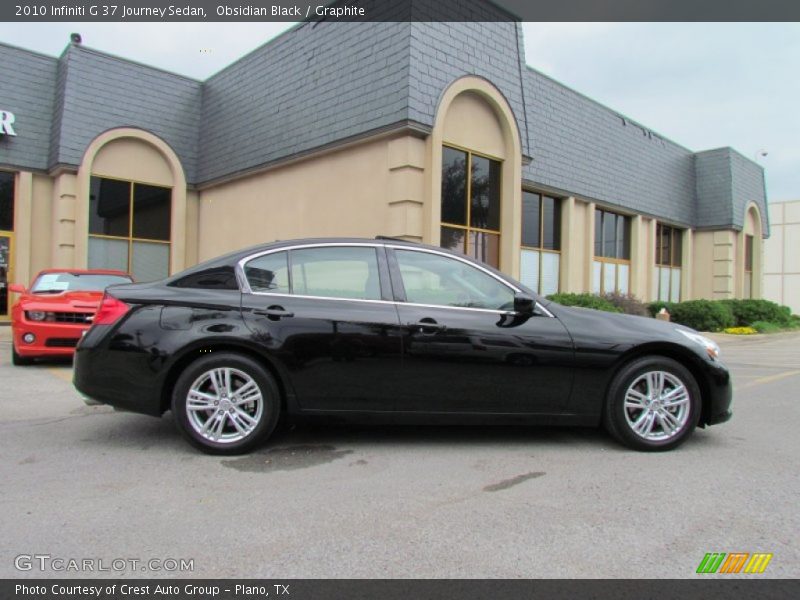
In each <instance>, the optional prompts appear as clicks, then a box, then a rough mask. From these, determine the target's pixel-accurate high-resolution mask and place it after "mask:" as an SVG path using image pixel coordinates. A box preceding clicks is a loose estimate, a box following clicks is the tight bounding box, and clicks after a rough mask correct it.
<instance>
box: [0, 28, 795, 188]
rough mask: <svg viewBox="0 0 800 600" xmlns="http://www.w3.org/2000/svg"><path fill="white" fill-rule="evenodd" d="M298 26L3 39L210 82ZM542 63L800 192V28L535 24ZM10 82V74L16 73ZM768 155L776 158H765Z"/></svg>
mask: <svg viewBox="0 0 800 600" xmlns="http://www.w3.org/2000/svg"><path fill="white" fill-rule="evenodd" d="M292 25H293V24H292V23H224V24H223V23H72V24H70V23H13V24H12V23H0V41H2V42H5V43H9V44H13V45H16V46H21V47H23V48H28V49H30V50H36V51H38V52H43V53H45V54H50V55H53V56H56V55H58V54H60V53H61V52H62V51H63V49H64V47H65V46H66V45H67V42H68V40H69V34H70V33H71V32H73V31H76V32H80V33H81V35H82V37H83V43H84V45H86V46H89V47H91V48H96V49H98V50H101V51H104V52H108V53H111V54H116V55H118V56H121V57H124V58H127V59H132V60H137V61H140V62H143V63H146V64H150V65H153V66H156V67H160V68H163V69H167V70H169V71H174V72H176V73H180V74H183V75H187V76H190V77H194V78H197V79H205V78H207V77H208V76H209V75H211V74H213V73H215V72H217V71H219V70H220V69H222V68H223V67H225V66H226V65H228V64H230V63H231V62H233V61H234V60H236V59H237V58H239V57H241V56H242V55H243V54H245V53H247V52H249V51H250V50H252V49H254V48H256V47H258V46H260V45H261V44H263V43H264V42H266V41H267V40H269V39H271V38H272V37H274V36H275V35H278V34H279V33H281V32H282V31H284V30H286V29H288V28H289V27H291V26H292ZM523 32H524V37H525V58H526V61H527V63H528V65H530V66H531V67H533V68H534V69H537V70H539V71H541V72H543V73H545V74H546V75H549V76H550V77H552V78H554V79H556V80H557V81H560V82H561V83H563V84H565V85H567V86H569V87H571V88H573V89H575V90H577V91H579V92H581V93H582V94H584V95H586V96H589V97H590V98H592V99H594V100H596V101H598V102H601V103H602V104H605V105H607V106H609V107H611V108H612V109H614V110H615V111H617V112H619V113H622V114H624V115H626V116H627V117H629V118H631V119H633V120H634V121H637V122H639V123H641V124H642V125H645V126H646V127H648V128H649V129H652V130H653V131H655V132H657V133H659V134H661V135H662V136H664V137H667V138H669V139H671V140H673V141H674V142H677V143H679V144H681V145H683V146H686V147H687V148H689V149H691V150H694V151H699V150H707V149H710V148H718V147H720V146H732V147H733V148H735V149H736V150H738V151H739V152H741V153H742V154H743V155H744V156H746V157H748V158H750V159H753V160H757V161H758V163H759V164H761V165H762V166H763V167H764V168H765V171H766V177H767V195H768V197H769V199H770V201H771V202H776V201H781V200H791V199H800V116H799V115H798V112H799V111H798V107H800V23H523ZM6 81H7V80H6ZM765 154H766V155H765Z"/></svg>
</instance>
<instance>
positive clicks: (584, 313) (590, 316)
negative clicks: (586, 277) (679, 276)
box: [547, 303, 694, 347]
mask: <svg viewBox="0 0 800 600" xmlns="http://www.w3.org/2000/svg"><path fill="white" fill-rule="evenodd" d="M547 308H548V310H550V311H551V312H552V313H553V314H555V315H556V316H557V317H558V318H559V319H560V320H561V322H562V323H563V324H564V326H565V327H566V328H567V330H568V331H569V333H570V335H571V336H572V338H573V341H574V342H575V345H576V346H578V347H580V346H581V345H583V344H584V343H589V344H590V345H598V344H599V345H606V346H617V347H619V346H634V345H640V344H643V343H648V342H671V343H677V344H680V345H682V346H687V347H691V346H690V344H689V343H687V339H686V337H685V336H683V335H681V334H680V333H679V331H680V330H681V329H682V330H684V331H692V332H693V331H694V330H693V329H690V328H689V327H685V326H683V325H678V324H676V323H670V322H668V321H661V320H659V319H654V318H652V317H639V316H635V315H626V314H622V313H609V312H604V311H599V310H593V309H590V308H579V307H573V306H561V305H560V304H555V303H552V304H550V305H548V306H547Z"/></svg>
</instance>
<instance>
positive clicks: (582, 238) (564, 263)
mask: <svg viewBox="0 0 800 600" xmlns="http://www.w3.org/2000/svg"><path fill="white" fill-rule="evenodd" d="M593 253H594V204H590V203H588V202H583V201H581V200H578V199H576V198H566V199H564V200H562V202H561V273H560V279H559V286H560V289H561V291H562V292H569V293H580V292H585V291H586V290H587V289H590V288H589V287H587V286H591V257H592V254H593Z"/></svg>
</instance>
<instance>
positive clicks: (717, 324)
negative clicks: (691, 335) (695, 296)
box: [667, 300, 736, 331]
mask: <svg viewBox="0 0 800 600" xmlns="http://www.w3.org/2000/svg"><path fill="white" fill-rule="evenodd" d="M667 310H668V311H669V313H670V319H671V320H672V322H673V323H680V324H681V325H686V327H691V328H692V329H697V330H698V331H721V330H723V329H725V328H726V327H733V326H734V325H736V319H734V317H733V311H732V310H731V308H730V306H728V305H727V304H724V303H722V302H717V301H713V300H689V301H687V302H678V303H676V304H672V305H670V306H668V307H667Z"/></svg>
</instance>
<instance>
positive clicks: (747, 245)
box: [744, 235, 753, 298]
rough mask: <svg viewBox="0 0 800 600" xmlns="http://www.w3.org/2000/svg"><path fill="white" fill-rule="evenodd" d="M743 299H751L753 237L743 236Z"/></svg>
mask: <svg viewBox="0 0 800 600" xmlns="http://www.w3.org/2000/svg"><path fill="white" fill-rule="evenodd" d="M744 297H745V298H752V297H753V236H752V235H745V236H744Z"/></svg>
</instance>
